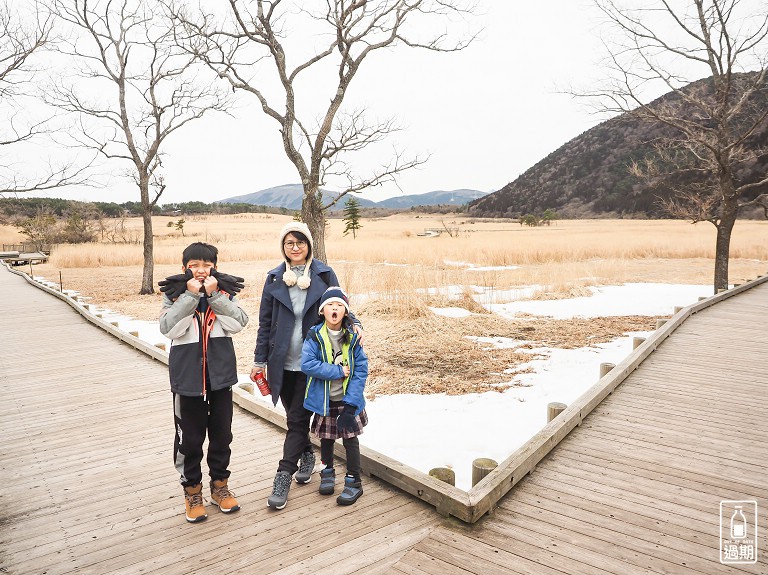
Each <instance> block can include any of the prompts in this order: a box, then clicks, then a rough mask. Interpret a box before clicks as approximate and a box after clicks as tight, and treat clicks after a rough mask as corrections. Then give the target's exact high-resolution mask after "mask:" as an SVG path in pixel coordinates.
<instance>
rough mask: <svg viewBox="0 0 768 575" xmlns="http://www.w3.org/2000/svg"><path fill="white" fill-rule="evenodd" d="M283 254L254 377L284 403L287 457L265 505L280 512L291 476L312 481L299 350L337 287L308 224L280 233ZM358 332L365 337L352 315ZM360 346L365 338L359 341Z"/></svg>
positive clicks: (266, 298) (262, 312)
mask: <svg viewBox="0 0 768 575" xmlns="http://www.w3.org/2000/svg"><path fill="white" fill-rule="evenodd" d="M280 250H281V252H282V254H283V258H284V259H285V262H283V263H281V264H280V265H279V266H277V267H276V268H275V269H273V270H270V271H269V272H267V281H266V283H265V284H264V290H263V292H262V295H261V306H260V307H259V331H258V335H257V336H256V349H255V351H254V362H253V369H251V379H252V380H254V381H255V379H256V376H257V374H259V373H263V372H264V371H265V370H266V377H267V381H269V387H270V389H271V390H272V402H273V403H274V404H275V405H277V400H278V399H280V402H281V403H282V404H283V407H284V408H285V413H286V419H287V421H288V431H287V433H286V435H285V441H284V443H283V458H282V459H281V460H280V463H279V465H278V467H277V473H276V474H275V481H274V484H273V487H272V495H270V496H269V499H268V500H267V503H268V504H269V506H270V507H271V508H273V509H282V508H284V507H285V505H286V503H287V502H288V490H289V489H290V487H291V477H292V476H294V474H295V479H296V482H297V483H309V481H310V479H311V478H312V471H313V470H314V468H315V454H314V452H313V450H312V443H311V442H310V441H309V420H310V417H311V415H312V414H311V412H310V411H308V410H306V409H305V408H304V393H305V391H306V385H307V378H306V376H305V375H304V374H303V373H302V372H301V348H302V345H303V343H304V337H305V336H306V335H307V332H308V331H309V328H310V327H312V326H313V325H314V324H315V323H317V321H318V319H319V303H320V298H321V297H322V295H323V293H324V292H325V290H326V289H328V287H330V286H335V285H339V281H338V279H337V277H336V273H335V272H334V271H333V270H332V269H331V268H330V267H329V266H327V265H325V264H324V263H323V262H321V261H319V260H316V259H313V258H312V234H311V233H310V231H309V228H308V227H307V225H306V224H303V223H301V222H290V223H288V224H286V225H285V227H283V229H282V231H281V232H280ZM350 316H351V317H352V320H353V322H354V324H355V331H356V332H357V333H359V334H360V335H361V336H362V330H361V329H360V322H359V321H357V320H356V319H355V318H354V316H352V315H351V314H350ZM361 342H362V338H361Z"/></svg>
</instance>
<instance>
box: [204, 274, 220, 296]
mask: <svg viewBox="0 0 768 575" xmlns="http://www.w3.org/2000/svg"><path fill="white" fill-rule="evenodd" d="M203 289H204V290H205V295H211V294H212V293H213V292H215V291H216V290H217V289H219V282H218V281H217V280H216V278H215V277H213V276H208V277H207V278H205V279H204V280H203Z"/></svg>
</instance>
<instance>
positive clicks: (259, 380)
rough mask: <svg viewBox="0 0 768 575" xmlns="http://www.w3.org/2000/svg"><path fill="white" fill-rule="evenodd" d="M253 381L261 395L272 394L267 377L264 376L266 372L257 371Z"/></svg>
mask: <svg viewBox="0 0 768 575" xmlns="http://www.w3.org/2000/svg"><path fill="white" fill-rule="evenodd" d="M253 382H254V383H255V384H256V387H258V388H259V391H260V392H261V395H270V394H271V393H272V390H271V389H269V383H268V382H267V378H266V377H264V372H260V373H257V374H256V377H255V378H254V380H253Z"/></svg>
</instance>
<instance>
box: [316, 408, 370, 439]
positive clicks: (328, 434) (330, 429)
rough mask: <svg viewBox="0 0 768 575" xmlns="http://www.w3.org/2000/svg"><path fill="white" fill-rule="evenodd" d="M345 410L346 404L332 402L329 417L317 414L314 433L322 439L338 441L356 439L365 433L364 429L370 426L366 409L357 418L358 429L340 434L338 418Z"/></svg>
mask: <svg viewBox="0 0 768 575" xmlns="http://www.w3.org/2000/svg"><path fill="white" fill-rule="evenodd" d="M343 410H344V404H343V403H342V402H340V401H338V402H337V401H332V402H331V405H330V407H329V409H328V415H318V414H317V413H316V414H315V418H314V419H313V420H312V433H314V434H315V435H317V436H318V437H319V438H320V439H338V438H339V437H344V438H346V439H349V438H350V437H355V436H357V435H360V434H361V433H362V432H363V427H365V426H366V425H368V414H367V413H366V412H365V409H363V411H361V412H360V413H358V414H357V415H356V416H355V424H356V428H355V430H354V431H352V432H345V433H344V434H343V435H342V434H340V433H339V428H338V426H337V425H336V418H337V417H339V414H340V413H341V412H342V411H343Z"/></svg>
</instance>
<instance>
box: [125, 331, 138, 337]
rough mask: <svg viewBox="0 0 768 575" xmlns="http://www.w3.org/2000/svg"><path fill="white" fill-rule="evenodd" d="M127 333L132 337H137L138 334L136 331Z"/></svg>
mask: <svg viewBox="0 0 768 575" xmlns="http://www.w3.org/2000/svg"><path fill="white" fill-rule="evenodd" d="M128 333H130V334H131V335H132V336H133V337H139V332H138V331H130V332H128Z"/></svg>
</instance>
